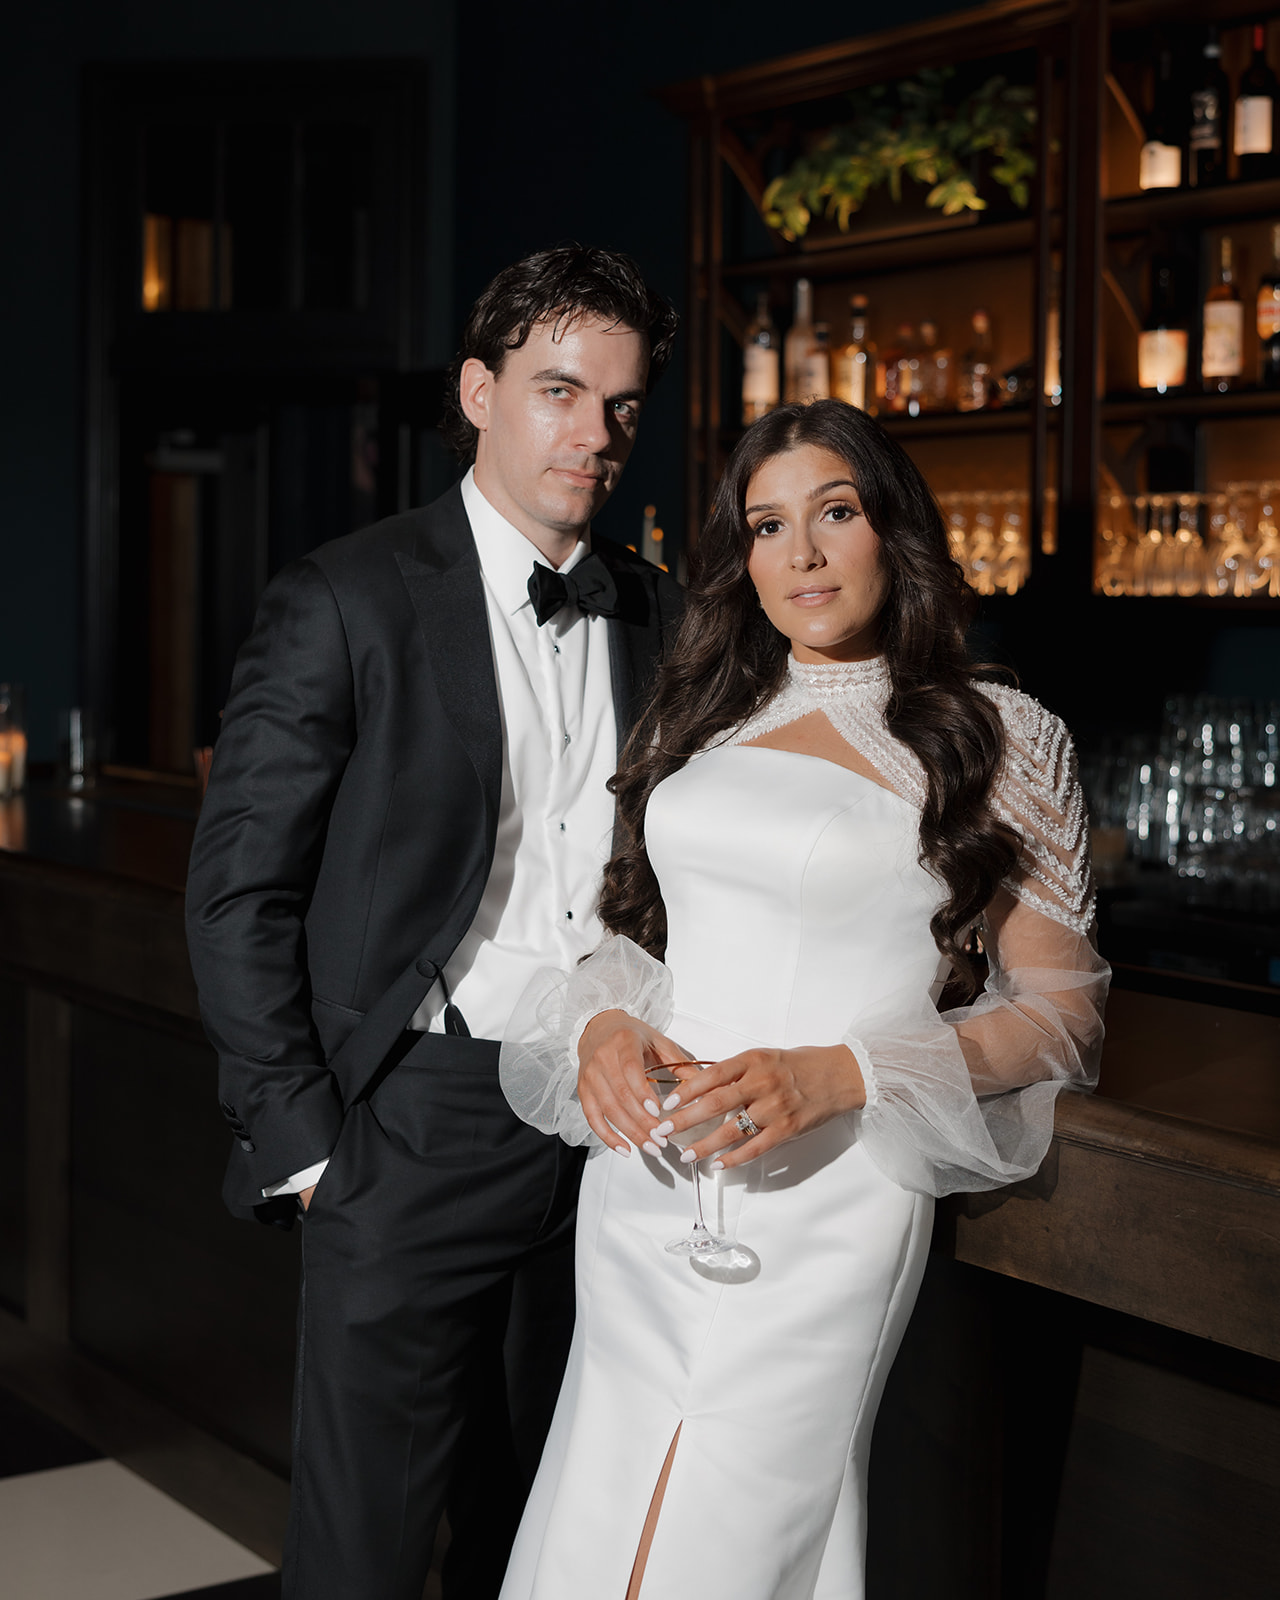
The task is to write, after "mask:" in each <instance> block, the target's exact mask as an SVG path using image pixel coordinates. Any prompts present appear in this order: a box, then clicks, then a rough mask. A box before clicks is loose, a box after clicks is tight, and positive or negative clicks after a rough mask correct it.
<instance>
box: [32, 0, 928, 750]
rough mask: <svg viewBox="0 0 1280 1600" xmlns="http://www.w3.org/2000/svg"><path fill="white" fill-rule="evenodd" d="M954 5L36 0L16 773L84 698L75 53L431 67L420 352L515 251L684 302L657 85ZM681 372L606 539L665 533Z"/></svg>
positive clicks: (681, 160) (673, 131) (677, 485)
mask: <svg viewBox="0 0 1280 1600" xmlns="http://www.w3.org/2000/svg"><path fill="white" fill-rule="evenodd" d="M952 9H955V6H954V4H952V3H950V0H903V3H902V4H900V5H899V6H897V7H896V8H895V10H894V14H893V16H892V18H889V17H887V16H886V14H885V12H884V9H883V7H880V6H874V5H871V4H869V3H868V0H808V3H807V4H805V5H803V6H782V5H778V4H777V3H776V0H648V3H647V4H643V5H622V4H618V3H612V4H607V3H603V0H577V3H574V4H565V3H560V0H557V3H554V4H542V5H529V4H527V3H526V4H516V3H514V0H489V3H486V4H475V3H472V4H467V5H461V6H457V5H455V4H454V3H452V0H218V3H217V4H213V3H204V0H178V3H174V0H165V3H161V0H41V4H40V5H38V6H32V7H24V8H22V10H21V11H20V12H19V13H18V14H17V16H14V15H13V14H12V13H11V14H10V16H9V17H8V19H7V22H6V30H5V34H6V37H5V40H4V45H3V48H2V49H0V116H2V117H3V129H4V135H3V145H2V148H0V219H3V220H2V221H0V229H2V230H3V232H2V238H3V244H2V245H0V352H2V353H3V354H2V366H0V371H2V373H3V382H2V385H0V392H2V394H3V412H2V413H0V418H2V420H0V428H2V430H3V431H2V440H3V442H2V443H0V680H17V681H19V682H22V683H25V684H26V685H27V689H28V722H29V729H30V736H31V741H32V755H33V757H34V758H35V759H42V758H43V759H48V758H49V757H51V756H52V754H53V737H54V727H55V713H56V710H57V708H58V707H60V706H67V705H74V704H76V703H78V702H79V700H80V698H81V694H82V689H81V680H80V670H81V668H80V662H79V660H78V652H79V639H80V631H81V630H80V541H81V516H82V512H81V499H82V488H81V485H82V477H83V473H82V415H83V404H82V368H83V349H82V338H81V320H80V319H81V287H82V267H81V200H82V197H81V189H80V173H81V149H80V96H81V81H82V69H83V67H84V66H85V65H86V64H87V63H92V62H126V61H148V60H150V61H164V60H174V61H180V60H186V61H192V60H217V59H232V58H238V59H250V58H258V59H267V60H270V59H273V58H274V59H286V58H305V59H316V58H324V59H344V58H347V59H355V58H362V57H364V58H368V57H373V58H382V59H388V58H409V59H416V60H423V61H427V62H429V63H430V70H431V82H432V92H431V109H430V115H429V134H428V138H429V143H430V150H429V154H428V160H429V168H430V184H429V192H428V200H427V204H428V210H429V215H428V218H427V234H428V239H429V250H428V265H427V270H428V274H429V279H430V291H429V336H428V351H427V359H428V362H429V364H431V365H433V366H434V365H444V364H445V363H446V362H447V361H448V359H449V357H450V355H451V354H452V350H453V344H454V339H455V337H456V333H457V329H458V327H459V325H460V323H461V319H462V317H463V315H464V314H465V312H466V309H467V307H468V306H469V305H470V303H471V301H472V300H473V299H474V298H475V296H476V294H477V293H478V292H479V291H480V289H481V288H483V286H484V284H485V283H486V282H487V281H488V279H489V278H490V277H491V276H492V275H493V274H494V273H495V272H496V271H497V270H498V269H499V268H500V267H502V266H504V265H505V264H506V263H507V262H509V261H511V260H514V259H515V258H517V257H518V256H521V255H523V254H525V253H526V252H527V251H529V250H533V249H536V248H539V247H540V246H543V245H546V244H549V243H555V242H558V241H560V240H564V239H569V238H576V239H580V240H583V241H588V242H592V243H598V244H605V245H610V246H614V247H617V248H621V249H623V250H628V251H630V252H631V253H632V254H633V255H635V256H636V257H637V259H638V260H639V261H640V262H641V264H642V266H643V267H644V269H645V270H646V272H647V273H648V274H649V276H650V277H651V279H652V281H653V282H654V283H655V284H656V285H657V287H658V288H660V289H661V290H662V291H663V292H664V293H666V294H667V295H669V296H670V297H671V298H672V299H673V300H674V301H675V303H676V305H677V306H678V307H681V308H683V302H684V297H685V282H684V258H685V257H684V253H685V139H684V126H683V124H682V123H681V121H680V120H679V119H678V118H677V117H675V116H674V115H673V114H672V113H670V112H668V111H667V110H666V109H665V108H664V107H663V106H661V105H660V104H659V103H658V102H657V100H656V99H654V98H653V95H652V92H651V91H653V90H654V89H655V88H658V87H660V86H661V85H663V84H667V83H671V82H674V81H676V80H679V79H682V78H687V77H691V76H694V75H696V74H699V73H704V72H707V73H713V72H723V71H725V70H727V69H730V68H732V67H735V66H740V65H745V64H747V63H750V62H753V61H759V60H764V59H767V58H768V57H771V56H776V55H779V54H782V53H785V52H787V51H791V50H801V49H804V48H806V47H808V46H811V45H817V44H822V43H826V42H828V41H831V40H834V39H842V38H848V37H850V36H852V35H855V34H858V33H864V32H868V31H870V30H872V29H875V28H880V27H883V26H885V24H886V23H887V22H890V21H892V22H894V23H906V22H911V21H914V20H917V19H919V18H922V17H928V16H931V15H937V14H939V13H941V12H944V11H947V10H952ZM683 385H684V374H683V362H682V360H681V359H680V358H679V357H677V360H676V362H675V365H674V366H673V368H672V370H671V371H670V373H669V374H668V376H667V377H666V379H664V381H663V384H662V386H661V387H660V389H659V390H658V391H657V394H656V395H655V397H654V400H653V402H652V404H651V406H650V408H649V410H648V413H647V415H646V417H645V422H644V429H643V436H642V440H641V443H640V445H639V447H638V449H637V452H636V455H635V456H634V458H633V460H632V462H631V465H630V467H629V468H628V472H627V475H626V477H625V478H624V480H623V486H622V488H621V490H620V491H619V493H618V495H617V497H616V498H615V501H614V503H613V504H612V505H611V506H610V507H609V508H608V509H607V510H606V512H605V513H604V516H603V517H602V518H601V523H600V526H601V529H602V531H604V532H613V533H614V534H615V535H618V536H622V537H624V538H626V539H634V538H635V537H636V535H637V534H638V533H639V527H640V519H641V515H642V508H643V507H644V505H645V504H646V503H650V502H652V503H653V504H654V505H656V506H657V508H658V513H659V520H660V521H661V522H663V523H664V524H665V526H666V527H667V528H668V529H669V530H671V529H678V517H679V512H680V506H681V504H682V486H683V460H682V455H683V437H682V432H681V419H682V412H683Z"/></svg>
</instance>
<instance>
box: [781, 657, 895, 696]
mask: <svg viewBox="0 0 1280 1600" xmlns="http://www.w3.org/2000/svg"><path fill="white" fill-rule="evenodd" d="M787 676H788V677H789V678H790V679H791V681H792V682H793V683H798V684H800V685H801V686H802V687H803V688H805V689H807V690H808V691H809V692H810V694H824V695H847V694H853V693H855V692H857V691H858V690H867V689H879V688H881V687H883V686H885V685H887V684H888V682H889V664H888V662H887V661H886V660H885V658H884V657H883V656H872V658H871V659H870V660H869V661H797V660H796V658H795V657H794V656H792V655H789V656H788V657H787Z"/></svg>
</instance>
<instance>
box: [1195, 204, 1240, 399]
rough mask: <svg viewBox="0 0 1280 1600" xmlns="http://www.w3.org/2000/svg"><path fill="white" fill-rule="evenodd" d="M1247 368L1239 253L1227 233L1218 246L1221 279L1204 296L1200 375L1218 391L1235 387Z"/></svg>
mask: <svg viewBox="0 0 1280 1600" xmlns="http://www.w3.org/2000/svg"><path fill="white" fill-rule="evenodd" d="M1243 371H1244V306H1243V304H1242V303H1241V300H1240V291H1239V289H1237V288H1236V277H1235V256H1234V251H1233V249H1232V244H1231V240H1230V238H1229V237H1228V236H1227V235H1226V234H1224V235H1223V237H1222V241H1221V244H1220V245H1219V247H1218V281H1217V282H1216V283H1215V284H1212V285H1211V286H1210V289H1209V292H1208V294H1207V295H1206V296H1205V299H1204V311H1203V326H1202V338H1201V344H1200V378H1201V381H1202V383H1203V385H1204V387H1205V388H1206V389H1208V390H1210V391H1213V392H1216V393H1225V392H1226V391H1227V390H1228V389H1234V388H1235V387H1236V385H1237V384H1238V383H1239V382H1240V377H1241V374H1242V373H1243Z"/></svg>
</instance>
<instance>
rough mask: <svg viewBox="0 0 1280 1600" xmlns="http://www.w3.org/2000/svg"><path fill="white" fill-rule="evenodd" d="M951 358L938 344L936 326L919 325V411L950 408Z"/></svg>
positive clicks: (947, 351)
mask: <svg viewBox="0 0 1280 1600" xmlns="http://www.w3.org/2000/svg"><path fill="white" fill-rule="evenodd" d="M951 381H952V357H951V351H950V350H948V349H947V348H946V346H945V345H941V344H939V343H938V324H937V323H936V322H933V321H931V320H930V321H926V322H922V323H921V324H920V409H921V410H922V411H947V410H949V409H950V407H951Z"/></svg>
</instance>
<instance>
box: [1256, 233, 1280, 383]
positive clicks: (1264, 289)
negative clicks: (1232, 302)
mask: <svg viewBox="0 0 1280 1600" xmlns="http://www.w3.org/2000/svg"><path fill="white" fill-rule="evenodd" d="M1258 382H1259V383H1260V384H1262V385H1263V387H1264V388H1267V389H1280V222H1275V223H1272V225H1271V266H1270V268H1269V270H1268V271H1267V273H1266V275H1265V276H1264V278H1263V279H1262V282H1261V283H1260V284H1259V285H1258Z"/></svg>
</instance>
